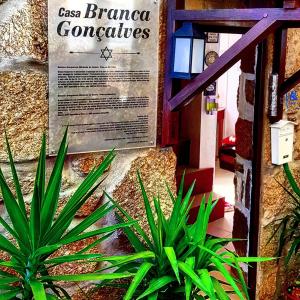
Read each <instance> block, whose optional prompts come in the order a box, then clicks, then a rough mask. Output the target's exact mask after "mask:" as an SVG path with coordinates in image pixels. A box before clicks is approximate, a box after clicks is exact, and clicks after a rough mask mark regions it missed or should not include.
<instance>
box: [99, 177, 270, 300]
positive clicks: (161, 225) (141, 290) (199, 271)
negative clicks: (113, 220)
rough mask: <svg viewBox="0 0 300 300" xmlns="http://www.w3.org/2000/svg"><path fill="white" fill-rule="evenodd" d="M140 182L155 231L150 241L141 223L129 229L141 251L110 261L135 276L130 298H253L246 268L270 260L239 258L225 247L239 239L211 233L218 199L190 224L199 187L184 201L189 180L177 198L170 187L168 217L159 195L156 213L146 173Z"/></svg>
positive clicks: (121, 216)
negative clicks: (209, 230) (248, 287)
mask: <svg viewBox="0 0 300 300" xmlns="http://www.w3.org/2000/svg"><path fill="white" fill-rule="evenodd" d="M138 180H139V183H140V186H141V190H142V196H143V200H144V205H145V212H146V216H147V220H148V225H149V228H150V232H151V234H150V237H149V236H148V235H147V233H146V232H145V231H144V230H143V229H142V228H141V227H140V226H139V224H138V223H135V224H134V225H133V227H132V228H128V227H127V228H124V232H125V233H126V235H127V237H128V239H129V241H130V243H131V244H132V246H133V248H134V249H135V252H136V253H134V254H132V255H128V256H123V257H111V258H108V259H107V260H109V261H110V262H111V264H112V265H111V267H113V268H114V270H115V272H117V273H119V274H120V273H123V272H124V274H126V272H130V273H135V276H134V278H133V280H132V282H131V284H130V285H129V286H128V290H127V293H126V295H125V297H124V300H129V299H133V298H134V299H137V300H139V299H144V298H147V299H151V300H154V299H187V300H188V299H222V300H223V299H230V294H236V295H237V296H238V297H239V298H240V299H249V296H248V292H247V285H246V283H245V280H244V276H243V271H242V269H241V266H240V264H241V263H246V264H247V263H250V262H262V261H267V260H269V259H267V258H253V257H252V258H250V257H238V256H237V255H236V254H234V253H232V252H230V251H228V250H226V248H225V246H226V245H227V244H228V243H230V242H232V241H236V240H235V239H230V238H217V237H213V236H211V235H209V234H207V229H208V223H209V218H210V215H211V212H212V210H213V209H214V207H215V205H216V202H215V203H213V201H212V196H210V197H209V199H208V202H207V203H206V200H205V198H203V200H202V202H201V206H200V209H199V213H198V217H197V220H196V222H195V223H194V224H193V225H188V222H187V220H188V215H189V210H190V208H191V204H192V203H191V195H192V191H193V187H194V185H192V186H191V188H190V189H189V191H188V192H187V194H186V195H185V197H183V182H184V181H183V180H184V179H183V180H182V182H181V185H180V189H179V193H178V196H177V197H176V199H175V197H174V196H173V195H172V192H171V191H170V189H169V188H168V191H169V195H170V197H171V199H172V201H173V204H174V206H173V210H172V213H171V215H170V217H166V216H165V214H164V213H163V211H162V207H161V204H160V199H159V197H157V198H154V199H153V203H154V209H153V210H152V209H151V205H150V201H149V199H148V197H147V194H146V191H145V188H144V186H143V183H142V180H141V177H140V175H138ZM107 196H108V195H107ZM108 197H109V196H108ZM110 200H111V201H112V202H113V203H114V205H115V206H116V207H118V210H119V213H118V217H119V219H120V220H121V221H124V219H125V220H127V221H129V222H132V221H133V219H132V217H131V216H130V215H129V214H128V213H127V212H126V211H125V210H124V209H123V208H122V207H120V206H119V205H118V204H117V203H116V202H115V201H114V200H113V199H111V198H110ZM153 211H155V212H153ZM230 268H232V269H235V273H236V274H237V277H234V276H233V275H232V274H231V272H230ZM103 285H114V284H111V283H108V282H107V281H106V282H103V283H102V286H103ZM100 286H101V285H100ZM117 286H120V285H117ZM120 287H121V286H120ZM122 287H124V285H123V286H122Z"/></svg>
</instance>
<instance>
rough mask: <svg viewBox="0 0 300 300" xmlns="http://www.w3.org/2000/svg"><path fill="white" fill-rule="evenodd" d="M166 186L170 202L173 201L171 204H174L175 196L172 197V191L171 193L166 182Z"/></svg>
mask: <svg viewBox="0 0 300 300" xmlns="http://www.w3.org/2000/svg"><path fill="white" fill-rule="evenodd" d="M166 186H167V191H168V194H169V196H170V198H171V200H172V203H173V205H175V202H176V199H175V197H174V195H173V193H172V191H171V188H170V186H169V185H168V183H166Z"/></svg>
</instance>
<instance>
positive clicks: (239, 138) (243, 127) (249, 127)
mask: <svg viewBox="0 0 300 300" xmlns="http://www.w3.org/2000/svg"><path fill="white" fill-rule="evenodd" d="M235 129H236V153H237V154H238V155H240V156H241V157H243V158H245V159H248V160H251V159H252V154H253V149H252V147H253V144H252V143H253V123H252V122H250V121H246V120H243V119H240V118H239V119H238V121H237V123H236V127H235Z"/></svg>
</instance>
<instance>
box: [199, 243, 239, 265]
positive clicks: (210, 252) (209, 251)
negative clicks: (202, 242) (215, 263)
mask: <svg viewBox="0 0 300 300" xmlns="http://www.w3.org/2000/svg"><path fill="white" fill-rule="evenodd" d="M198 247H199V248H200V249H201V250H203V251H205V252H207V253H209V254H210V258H209V259H211V257H216V258H218V259H219V261H221V262H222V263H225V264H227V265H228V266H231V267H232V268H235V265H234V264H232V263H231V260H229V259H226V258H224V257H222V256H221V255H219V254H218V253H216V252H215V251H211V250H210V249H208V248H206V247H204V246H198ZM225 253H228V252H225Z"/></svg>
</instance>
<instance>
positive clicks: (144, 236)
mask: <svg viewBox="0 0 300 300" xmlns="http://www.w3.org/2000/svg"><path fill="white" fill-rule="evenodd" d="M104 194H105V196H106V197H107V198H108V199H109V200H110V201H111V202H112V203H113V204H114V206H115V207H116V208H117V209H118V210H119V211H120V212H121V213H122V214H123V215H124V216H125V217H126V218H127V220H128V221H134V219H133V218H132V217H131V216H130V215H129V214H128V213H127V212H126V211H125V210H124V209H123V208H122V207H121V205H119V204H118V203H117V202H116V201H115V200H114V199H113V198H111V197H110V196H109V195H108V194H107V193H106V192H104ZM133 227H134V229H135V230H136V232H137V233H138V234H139V235H140V236H141V237H142V238H143V240H144V241H145V243H146V244H147V245H148V246H149V248H150V249H152V250H153V244H152V243H151V241H150V239H149V238H148V236H147V234H146V233H145V231H144V230H143V229H142V227H141V226H140V225H139V223H138V222H137V223H136V224H135V225H133ZM128 229H129V228H128Z"/></svg>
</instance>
